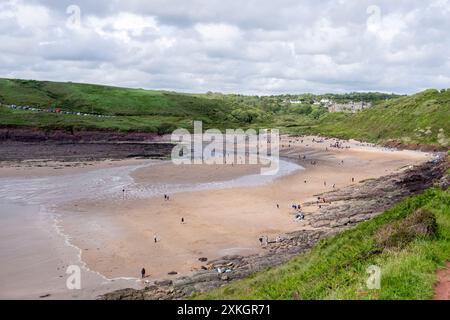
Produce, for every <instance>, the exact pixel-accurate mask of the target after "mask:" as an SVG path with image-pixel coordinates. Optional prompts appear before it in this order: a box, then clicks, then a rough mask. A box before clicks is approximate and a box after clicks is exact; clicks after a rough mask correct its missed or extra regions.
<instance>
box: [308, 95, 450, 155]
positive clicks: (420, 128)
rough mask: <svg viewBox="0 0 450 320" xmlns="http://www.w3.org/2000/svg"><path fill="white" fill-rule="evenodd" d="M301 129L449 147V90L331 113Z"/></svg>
mask: <svg viewBox="0 0 450 320" xmlns="http://www.w3.org/2000/svg"><path fill="white" fill-rule="evenodd" d="M440 130H442V131H441V132H440ZM300 131H303V132H308V133H320V134H323V135H331V136H337V137H341V138H346V139H348V138H356V139H359V140H363V141H370V142H378V143H380V142H387V141H389V140H397V141H399V142H402V143H405V144H412V143H422V144H430V145H440V146H444V147H449V146H450V90H445V91H442V92H440V91H437V90H427V91H424V92H421V93H418V94H415V95H412V96H408V97H401V98H397V99H393V100H388V101H386V102H383V103H381V104H379V105H377V106H375V107H373V108H371V109H368V110H364V111H362V112H359V113H356V114H344V113H329V114H327V115H325V116H324V117H323V118H321V119H320V120H319V121H318V122H317V123H316V124H315V125H313V126H310V127H307V128H303V130H300Z"/></svg>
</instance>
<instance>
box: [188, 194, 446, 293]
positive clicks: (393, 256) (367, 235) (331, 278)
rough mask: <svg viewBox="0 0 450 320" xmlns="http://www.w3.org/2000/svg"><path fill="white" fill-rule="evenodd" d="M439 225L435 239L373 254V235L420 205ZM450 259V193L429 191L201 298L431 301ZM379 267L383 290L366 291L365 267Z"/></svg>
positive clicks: (417, 240) (423, 240)
mask: <svg viewBox="0 0 450 320" xmlns="http://www.w3.org/2000/svg"><path fill="white" fill-rule="evenodd" d="M422 207H423V208H428V209H430V210H431V211H432V212H433V213H434V215H435V217H436V219H437V224H438V232H437V235H436V237H435V238H433V239H416V240H415V241H413V242H410V243H409V244H408V245H407V246H406V247H405V248H403V249H398V250H391V251H383V252H382V253H375V252H376V250H375V240H374V233H375V232H376V231H377V230H379V229H380V228H381V227H382V226H384V225H386V224H388V223H391V222H393V221H398V220H399V219H402V218H405V217H406V216H408V215H409V214H411V213H412V212H414V211H415V210H416V209H418V208H422ZM449 257H450V194H449V193H446V192H443V191H440V190H435V189H431V190H428V191H426V192H425V193H424V194H421V195H419V196H415V197H412V198H409V199H407V200H405V201H404V202H402V203H400V204H399V205H397V206H396V207H394V208H393V209H390V210H388V211H386V212H385V213H384V214H382V215H380V216H378V217H376V218H374V219H373V220H370V221H367V222H364V223H362V224H360V225H358V226H357V227H356V228H354V229H352V230H348V231H345V232H343V233H341V234H339V235H337V236H335V237H334V238H331V239H328V240H325V241H323V242H321V243H320V244H319V245H318V246H316V247H315V248H314V249H313V250H312V251H310V252H308V253H305V254H302V255H299V256H298V257H296V258H294V259H293V260H291V261H290V262H288V263H286V264H284V265H282V266H279V267H275V268H271V269H268V270H267V271H263V272H260V273H257V274H254V275H253V276H251V277H249V278H247V279H244V280H240V281H237V282H234V283H232V284H229V285H226V286H224V287H222V288H220V289H217V290H215V291H213V292H210V293H206V294H203V295H198V296H196V298H198V299H294V298H300V299H430V298H432V297H433V285H434V282H435V271H436V269H438V268H439V267H441V266H443V265H444V262H445V261H446V260H447V259H448V258H449ZM370 265H377V266H380V267H381V272H382V278H381V289H380V290H367V289H366V285H365V284H366V280H367V278H368V274H367V273H366V270H367V268H368V267H369V266H370Z"/></svg>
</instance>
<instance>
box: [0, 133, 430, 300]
mask: <svg viewBox="0 0 450 320" xmlns="http://www.w3.org/2000/svg"><path fill="white" fill-rule="evenodd" d="M302 139H303V140H304V141H303V143H300V139H298V141H297V139H296V138H288V137H284V138H283V140H282V145H283V148H282V150H281V155H282V156H283V157H284V158H285V159H290V161H293V162H296V163H298V164H299V165H301V166H303V167H304V170H297V171H295V172H293V173H291V174H289V175H286V176H283V177H280V178H278V179H275V180H273V181H271V182H269V183H265V184H263V185H257V186H235V187H232V188H223V186H224V185H223V184H217V185H216V184H215V183H217V182H220V181H229V180H236V179H237V178H239V177H242V176H247V175H255V174H258V172H259V169H260V167H259V166H256V165H252V166H250V165H234V166H231V165H226V166H218V165H213V166H210V165H184V166H181V167H176V166H174V165H172V164H171V163H169V162H167V161H166V162H160V161H156V160H150V161H149V160H124V161H102V162H95V163H72V164H71V163H57V162H38V163H36V162H31V163H29V162H28V163H22V164H19V165H18V164H3V167H1V168H0V178H1V179H2V181H6V182H8V183H10V182H11V183H12V186H13V187H14V188H16V189H17V188H18V189H17V190H20V191H18V193H23V199H31V200H32V201H33V202H36V201H37V202H39V200H40V201H41V207H42V206H45V207H47V208H48V209H51V211H52V212H54V213H56V214H57V217H58V222H57V226H58V231H59V233H58V234H55V233H54V231H55V230H53V229H51V228H53V226H52V225H51V220H49V218H52V219H53V218H55V216H54V215H52V216H45V219H44V220H45V223H41V227H32V228H29V229H27V230H26V232H27V236H26V237H25V236H24V235H23V233H24V232H25V231H24V229H23V227H24V225H23V224H24V223H26V224H27V225H28V226H33V223H31V222H28V219H33V217H34V216H35V215H34V214H33V212H32V211H33V210H32V207H31V204H29V203H25V205H26V208H27V210H31V212H30V214H27V215H26V217H25V218H23V220H21V221H20V220H19V221H18V220H17V219H18V218H17V217H19V216H20V214H19V211H20V213H22V210H23V209H24V208H25V207H24V206H22V204H21V206H19V207H17V206H16V205H8V206H6V205H5V206H2V207H1V208H0V218H2V219H3V220H4V221H6V222H7V224H6V223H5V224H3V226H5V227H4V228H3V229H5V230H4V231H5V232H4V234H3V238H4V239H3V238H2V242H3V240H5V241H6V240H8V242H7V244H6V242H3V243H4V245H2V246H1V247H0V249H1V252H0V260H1V261H0V264H1V265H2V266H3V267H2V270H0V282H1V284H2V285H1V287H2V288H1V289H0V297H3V298H20V297H26V298H37V297H39V295H42V294H46V293H51V294H52V296H51V297H57V298H86V297H89V298H94V297H95V296H96V295H98V294H100V293H102V292H104V291H105V290H108V289H109V290H110V289H111V288H113V287H114V288H117V287H120V286H122V287H123V286H126V287H130V286H136V285H138V286H139V285H143V284H142V283H141V284H139V283H137V284H136V281H135V280H131V281H128V282H120V281H122V280H116V281H115V282H114V283H113V282H111V281H106V279H105V278H104V277H107V278H109V279H111V278H118V277H135V278H138V277H139V273H140V270H141V268H142V267H145V268H146V270H147V272H148V273H149V274H150V277H149V278H147V280H153V279H162V278H170V277H174V276H169V275H168V273H169V272H171V271H175V272H177V273H178V275H180V274H188V273H190V272H191V271H193V270H195V269H198V268H200V266H201V265H202V263H201V262H200V261H199V260H198V258H200V257H207V258H208V259H214V258H218V257H220V256H223V255H227V254H251V253H259V252H261V251H262V250H264V249H263V248H261V247H260V245H259V241H258V238H259V237H260V236H262V235H267V236H269V237H270V238H275V237H276V236H278V235H282V234H283V233H285V232H289V231H294V230H300V229H306V228H310V226H309V225H308V216H309V215H311V214H314V212H315V211H316V209H317V208H316V207H315V206H313V207H306V208H304V211H305V213H306V220H305V221H302V222H295V221H294V218H293V214H294V213H295V212H294V210H293V209H292V208H291V205H292V204H298V203H305V202H308V201H311V200H315V197H314V195H316V194H319V193H322V192H326V191H330V190H332V188H333V184H334V185H335V188H341V187H345V186H348V185H350V184H352V177H353V178H355V183H358V182H359V181H362V180H365V179H370V178H377V177H380V176H383V175H387V174H389V173H392V172H394V171H396V170H400V169H402V168H404V167H405V166H409V165H413V164H417V163H420V162H423V161H425V160H427V159H429V158H430V157H431V155H430V154H425V153H421V152H415V151H390V150H387V149H383V148H379V147H372V146H366V145H362V144H359V143H356V142H347V143H345V144H344V145H345V146H351V148H350V149H348V148H345V149H334V148H329V145H330V143H331V142H332V141H334V140H327V141H323V142H320V143H317V142H312V139H315V140H316V141H317V140H321V139H318V138H317V137H308V138H302ZM289 141H290V142H289ZM303 156H306V159H303ZM312 161H314V162H315V164H314V165H313V164H311V162H312ZM149 163H150V164H151V165H146V164H149ZM127 168H134V169H135V170H134V171H132V172H131V173H130V174H129V175H128V173H129V171H127V170H129V169H127ZM125 169H126V170H125ZM105 170H109V171H105ZM119 172H121V173H120V174H122V175H126V177H123V176H122V177H121V176H120V174H119ZM116 174H117V175H118V176H117V177H116V176H115V175H116ZM21 177H22V179H24V178H25V179H24V180H17V181H19V182H16V179H20V178H21ZM40 179H41V180H40ZM52 179H55V180H52ZM117 179H119V180H117ZM127 179H129V180H131V181H132V183H131V184H130V185H131V186H132V187H133V188H134V189H135V190H137V191H139V190H144V191H146V192H147V191H148V188H149V187H152V188H153V187H154V189H155V190H160V191H161V192H164V193H168V194H169V196H170V200H169V201H166V200H165V199H164V197H163V196H162V193H161V192H160V193H157V194H156V195H154V196H150V195H151V194H155V193H154V189H151V191H152V192H153V193H152V192H150V193H148V192H147V193H146V192H143V193H139V192H136V193H131V192H130V193H128V190H127V192H126V193H125V197H124V196H123V194H122V192H121V186H120V183H122V181H125V182H126V181H127ZM116 180H117V181H118V182H116ZM305 180H306V183H305ZM21 181H22V182H21ZM23 181H25V182H27V181H31V182H32V183H31V186H30V185H28V184H23V188H22V183H23ZM53 181H55V186H56V187H54V188H53V189H52V188H51V187H52V185H53V184H54V182H53ZM325 181H326V185H324V182H325ZM63 182H64V183H66V184H67V186H66V188H67V190H66V191H65V189H62V190H63V191H61V192H60V191H59V190H58V189H57V186H58V184H56V183H59V184H61V185H63V184H62V183H63ZM125 182H124V183H125ZM41 183H42V186H44V184H47V186H48V188H47V189H45V188H44V187H42V188H43V191H42V192H40V190H39V188H40V185H41ZM205 183H210V184H209V185H207V186H208V188H207V190H200V191H199V190H197V189H196V187H197V186H198V185H199V184H200V185H201V184H205ZM113 184H114V185H115V187H114V188H112V185H113ZM97 185H98V188H97ZM178 185H182V186H183V188H181V189H177V188H176V187H175V186H178ZM109 186H111V189H114V190H112V191H111V192H110V193H105V192H104V191H105V190H108V188H109ZM189 187H192V190H193V191H190V192H189V191H186V190H189ZM30 188H34V189H33V190H32V192H31V191H30V190H31V189H30ZM102 188H103V189H102ZM158 188H159V189H158ZM97 190H98V194H99V195H100V194H101V195H102V196H98V197H97ZM102 190H103V191H102ZM173 190H185V191H183V192H178V193H175V192H172V191H173ZM7 191H8V190H6V191H5V190H2V188H1V186H0V201H1V202H3V201H5V204H6V200H5V196H4V194H2V192H3V193H5V192H7ZM30 195H31V196H30ZM14 196H15V195H12V196H11V195H9V198H11V199H13V200H14V199H15V197H14ZM18 196H22V194H19V195H18ZM2 197H3V198H2ZM20 199H22V198H20ZM23 199H22V200H21V201H24V200H23ZM31 200H26V201H31ZM8 201H9V200H8ZM277 204H279V206H280V208H277ZM182 218H184V220H185V222H184V223H181V219H182ZM19 219H20V218H19ZM40 219H41V220H42V219H43V218H42V216H40ZM3 220H2V221H3ZM44 220H43V221H44ZM42 226H45V227H42ZM49 229H51V231H49ZM43 230H45V232H46V233H42V231H43ZM6 231H9V233H7V232H6ZM28 233H30V234H28ZM31 233H33V234H31ZM155 235H156V237H157V243H155V242H154V236H155ZM33 237H34V238H33ZM33 239H40V240H39V241H36V240H33ZM64 247H66V248H67V250H66V251H64ZM11 248H15V250H11ZM31 253H32V254H31ZM25 255H28V256H30V258H29V259H24V256H25ZM80 256H81V259H82V262H81V261H78V263H79V264H81V265H83V264H84V263H85V265H84V269H83V270H84V271H83V272H84V274H86V276H85V278H83V279H85V280H86V281H85V282H84V286H83V288H87V289H85V290H84V291H83V290H82V292H83V293H74V292H67V291H64V290H65V279H66V275H65V273H64V268H65V267H66V266H67V265H68V264H72V263H76V260H77V259H79V258H80ZM33 257H34V258H33ZM30 259H31V260H30ZM74 261H75V262H74ZM30 265H32V266H33V268H32V270H33V274H38V275H41V276H40V280H39V281H36V279H35V278H32V277H30V274H29V272H30V268H29V266H30ZM15 270H16V271H15ZM97 272H98V273H100V274H101V275H103V276H104V277H102V276H100V275H99V274H97ZM24 274H27V275H28V276H27V277H24ZM33 279H34V280H33ZM105 284H106V285H105ZM52 288H56V289H53V291H52Z"/></svg>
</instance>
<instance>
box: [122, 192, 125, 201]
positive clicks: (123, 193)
mask: <svg viewBox="0 0 450 320" xmlns="http://www.w3.org/2000/svg"><path fill="white" fill-rule="evenodd" d="M122 199H123V200H125V189H122Z"/></svg>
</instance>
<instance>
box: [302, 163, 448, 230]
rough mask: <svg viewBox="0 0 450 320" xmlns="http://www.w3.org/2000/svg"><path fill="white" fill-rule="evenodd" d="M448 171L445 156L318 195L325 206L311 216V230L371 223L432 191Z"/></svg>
mask: <svg viewBox="0 0 450 320" xmlns="http://www.w3.org/2000/svg"><path fill="white" fill-rule="evenodd" d="M447 168H448V163H447V161H446V160H445V157H444V155H442V156H440V157H438V158H436V159H434V160H432V161H429V162H427V163H424V164H422V165H419V166H414V167H411V168H409V169H406V170H404V171H403V172H400V173H395V174H391V175H388V176H384V177H381V178H378V179H373V180H368V181H365V182H364V183H361V184H358V185H356V186H349V187H347V188H343V189H341V190H337V191H333V192H329V193H325V194H321V195H317V196H318V202H320V201H322V202H323V201H325V203H324V205H322V208H321V209H319V213H318V214H315V215H313V216H311V218H310V221H311V226H313V227H315V228H323V227H327V228H343V227H349V226H353V225H355V224H357V223H359V222H361V221H365V220H369V219H371V218H372V217H374V216H375V215H377V214H379V213H381V212H383V211H385V210H386V209H388V208H390V207H392V206H393V205H394V204H396V203H398V202H400V201H401V200H403V199H404V198H406V197H409V196H412V195H415V194H418V193H420V192H422V191H423V190H425V189H428V188H430V187H432V186H433V185H434V184H435V183H436V182H439V181H440V179H441V178H442V177H443V176H444V175H445V172H446V171H447ZM319 198H320V200H319ZM323 199H325V200H323ZM313 204H314V203H309V205H313ZM306 205H308V204H306Z"/></svg>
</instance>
